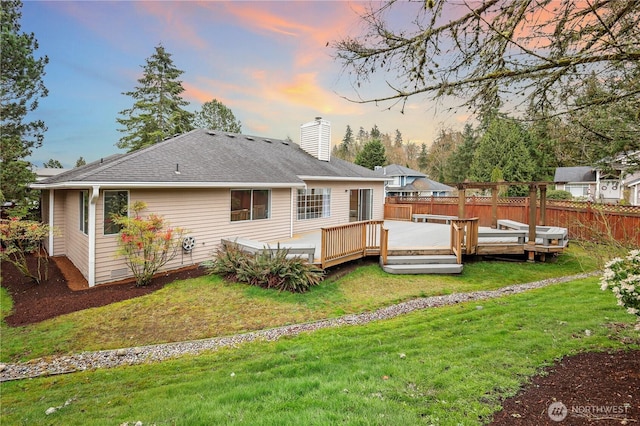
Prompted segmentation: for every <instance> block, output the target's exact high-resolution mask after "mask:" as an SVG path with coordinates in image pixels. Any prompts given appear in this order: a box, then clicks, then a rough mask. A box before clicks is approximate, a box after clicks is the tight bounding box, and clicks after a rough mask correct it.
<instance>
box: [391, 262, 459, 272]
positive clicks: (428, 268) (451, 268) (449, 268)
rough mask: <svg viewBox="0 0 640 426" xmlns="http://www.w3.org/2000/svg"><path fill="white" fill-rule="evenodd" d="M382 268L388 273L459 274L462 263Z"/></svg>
mask: <svg viewBox="0 0 640 426" xmlns="http://www.w3.org/2000/svg"><path fill="white" fill-rule="evenodd" d="M382 269H383V270H384V271H385V272H386V273H388V274H459V273H461V272H462V265H458V264H443V263H434V264H413V265H384V266H382Z"/></svg>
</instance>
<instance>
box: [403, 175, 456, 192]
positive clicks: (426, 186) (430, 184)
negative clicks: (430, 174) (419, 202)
mask: <svg viewBox="0 0 640 426" xmlns="http://www.w3.org/2000/svg"><path fill="white" fill-rule="evenodd" d="M413 186H414V187H415V188H416V189H417V190H418V191H448V192H451V191H453V190H454V189H455V188H453V187H451V186H449V185H445V184H444V183H440V182H436V181H435V180H431V179H429V178H426V177H425V178H420V179H416V180H414V181H413Z"/></svg>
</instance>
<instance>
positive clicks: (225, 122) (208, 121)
mask: <svg viewBox="0 0 640 426" xmlns="http://www.w3.org/2000/svg"><path fill="white" fill-rule="evenodd" d="M193 125H194V126H195V127H199V128H202V129H211V130H221V131H223V132H231V133H241V132H242V123H240V120H237V119H236V117H235V115H233V111H231V109H229V108H228V107H226V106H225V105H224V104H223V103H222V102H220V101H218V100H217V99H213V100H211V101H209V102H205V103H204V104H202V109H200V111H196V112H195V115H194V120H193Z"/></svg>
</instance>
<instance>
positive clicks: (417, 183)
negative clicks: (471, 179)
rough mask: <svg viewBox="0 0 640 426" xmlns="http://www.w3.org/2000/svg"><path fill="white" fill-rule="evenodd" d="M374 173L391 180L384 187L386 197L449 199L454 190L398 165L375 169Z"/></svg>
mask: <svg viewBox="0 0 640 426" xmlns="http://www.w3.org/2000/svg"><path fill="white" fill-rule="evenodd" d="M375 172H376V173H377V174H378V175H379V176H383V177H387V178H390V179H391V180H389V181H387V183H386V184H385V187H384V190H385V196H387V197H429V196H432V195H433V196H436V197H449V196H452V195H453V192H454V191H455V188H452V187H450V186H448V185H445V184H443V183H440V182H436V181H434V180H431V179H429V177H428V176H427V175H426V174H424V173H421V172H418V171H416V170H413V169H410V168H408V167H404V166H400V165H398V164H390V165H388V166H379V167H376V170H375Z"/></svg>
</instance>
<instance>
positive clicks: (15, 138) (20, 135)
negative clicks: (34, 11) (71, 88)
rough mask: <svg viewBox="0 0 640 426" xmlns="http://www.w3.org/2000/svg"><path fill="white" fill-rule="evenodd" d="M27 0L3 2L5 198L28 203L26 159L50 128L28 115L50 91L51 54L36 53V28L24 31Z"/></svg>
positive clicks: (0, 173)
mask: <svg viewBox="0 0 640 426" xmlns="http://www.w3.org/2000/svg"><path fill="white" fill-rule="evenodd" d="M21 8H22V2H21V1H19V0H7V1H5V0H3V1H2V2H0V13H1V15H0V23H1V26H2V29H1V30H2V34H1V37H0V52H2V53H1V54H0V61H1V62H0V90H1V92H0V100H1V104H0V123H1V124H0V126H1V127H0V141H1V142H0V165H1V167H0V201H5V200H6V201H11V202H16V203H18V204H20V205H23V206H24V205H27V204H28V201H29V198H30V191H29V188H28V185H29V184H30V183H31V182H33V181H35V175H34V173H33V172H32V171H31V163H30V162H29V161H27V160H26V158H27V157H28V156H29V155H31V153H32V150H33V149H34V148H39V147H40V146H42V142H43V140H44V132H45V131H46V130H47V127H46V125H45V123H44V121H42V120H30V119H29V118H28V114H29V113H30V112H33V111H35V110H36V109H37V108H38V101H39V99H40V98H43V97H45V96H47V94H48V91H47V88H46V87H45V85H44V82H43V77H44V75H45V72H44V68H45V66H46V65H47V64H48V63H49V59H48V58H47V57H46V56H43V57H41V58H35V56H34V54H35V51H36V50H38V41H37V40H36V38H35V35H34V34H33V33H24V32H22V31H21V26H20V19H21V17H22V12H21Z"/></svg>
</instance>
